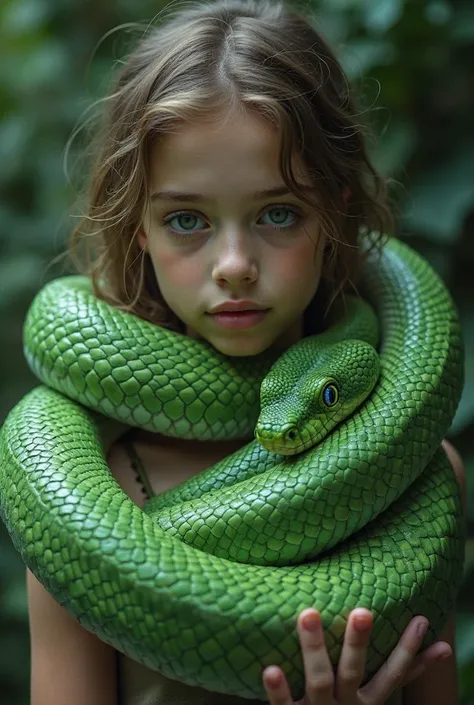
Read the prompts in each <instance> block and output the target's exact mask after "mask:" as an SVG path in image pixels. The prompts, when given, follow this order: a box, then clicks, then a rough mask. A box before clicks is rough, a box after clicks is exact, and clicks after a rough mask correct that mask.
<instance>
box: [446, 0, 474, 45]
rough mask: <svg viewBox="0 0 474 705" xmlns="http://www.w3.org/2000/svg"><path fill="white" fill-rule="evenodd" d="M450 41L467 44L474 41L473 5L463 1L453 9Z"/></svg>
mask: <svg viewBox="0 0 474 705" xmlns="http://www.w3.org/2000/svg"><path fill="white" fill-rule="evenodd" d="M450 41H452V42H454V43H456V44H468V43H471V42H473V41H474V5H473V4H472V2H463V3H462V4H459V5H458V7H457V8H456V9H455V15H454V21H453V28H452V31H451V33H450Z"/></svg>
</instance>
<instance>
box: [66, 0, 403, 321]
mask: <svg viewBox="0 0 474 705" xmlns="http://www.w3.org/2000/svg"><path fill="white" fill-rule="evenodd" d="M101 102H102V103H103V106H104V110H103V111H102V116H101V125H100V129H99V130H98V132H97V135H96V137H95V140H94V141H93V142H92V153H93V154H94V162H93V165H92V170H91V175H90V183H89V188H88V194H87V196H86V197H87V202H88V205H87V209H86V212H85V214H84V215H83V216H82V217H81V220H80V222H79V225H78V226H77V228H76V229H75V230H74V231H73V233H72V237H71V241H70V247H69V255H70V257H71V259H72V261H73V263H74V267H75V269H76V270H77V271H79V272H81V273H84V274H87V275H88V276H90V278H91V280H92V283H93V287H94V291H95V294H96V295H97V296H99V297H100V298H102V299H105V300H106V301H108V302H109V303H111V304H113V305H114V306H116V307H118V308H120V309H122V310H126V311H130V312H132V313H134V314H136V315H138V316H140V317H142V318H145V319H147V320H150V321H152V322H154V323H157V324H159V325H164V326H166V327H169V328H171V329H174V330H178V331H183V325H182V322H181V321H179V320H178V319H177V317H176V316H175V315H174V314H173V312H172V311H170V309H169V307H168V306H167V304H166V303H165V302H164V300H163V298H162V296H161V294H160V290H159V287H158V283H157V281H156V277H155V274H154V271H153V267H152V263H151V260H150V258H149V255H148V254H147V253H146V252H145V251H144V250H143V249H142V248H141V247H140V245H139V243H138V239H137V234H138V231H139V229H140V226H141V223H142V220H143V217H144V213H145V210H146V206H147V199H148V197H149V194H148V191H147V183H148V174H149V155H150V153H151V150H152V147H153V145H154V144H155V143H156V141H157V140H158V139H159V138H160V137H163V136H166V133H167V132H169V131H173V129H174V127H175V126H176V124H182V123H183V122H184V123H185V122H190V121H198V120H203V119H207V118H212V116H213V115H216V114H219V113H221V112H222V110H223V109H224V110H229V111H230V110H232V109H234V108H239V109H246V110H252V111H255V112H257V113H258V114H259V115H260V116H262V117H263V118H264V119H266V120H268V122H269V124H270V125H271V126H272V127H276V128H277V129H278V130H279V134H280V136H281V148H280V161H279V166H280V171H281V176H282V178H283V180H284V182H285V183H286V184H287V185H288V187H289V188H290V189H291V190H292V191H293V192H295V193H296V194H297V195H298V197H299V198H301V200H303V201H304V202H306V203H308V204H309V205H311V206H313V207H314V208H316V209H317V211H318V214H319V218H320V223H321V228H322V232H323V233H324V234H325V235H326V237H327V242H328V243H329V246H328V247H326V251H325V261H324V265H323V275H322V280H321V285H320V289H319V290H318V297H319V299H320V300H321V297H322V300H323V301H324V300H325V301H326V303H325V304H324V306H325V307H326V308H327V307H328V306H329V305H330V302H331V301H332V300H333V299H334V298H335V296H336V295H337V294H338V293H340V292H345V291H346V290H347V289H348V288H349V287H353V288H355V287H356V284H357V276H358V272H359V270H360V263H361V259H362V257H363V255H362V254H361V252H360V251H359V249H358V248H357V237H358V233H359V231H360V230H361V228H365V229H367V230H370V231H374V232H375V233H378V234H379V235H380V236H381V235H382V234H389V235H390V234H394V233H393V230H394V221H393V216H392V213H391V210H390V208H389V206H388V195H387V182H386V181H385V180H384V179H383V178H382V177H381V176H380V175H379V174H378V173H377V172H376V170H375V169H374V167H373V166H372V164H371V162H370V159H369V156H368V153H367V150H366V145H365V134H364V133H365V128H363V126H361V125H360V124H359V123H358V116H359V115H360V112H358V110H357V107H356V104H355V100H354V99H353V97H352V95H351V90H350V88H349V85H348V81H347V79H346V77H345V75H344V72H343V70H342V68H341V66H340V64H339V63H338V61H337V59H336V57H335V56H334V54H333V52H332V50H331V49H330V48H329V46H328V44H327V43H326V41H325V40H324V39H323V38H322V37H321V36H320V34H319V32H318V31H317V29H316V27H315V26H314V22H313V21H312V20H310V19H309V18H307V17H305V16H304V15H303V14H301V13H300V12H299V11H297V10H296V9H294V8H292V7H290V6H289V5H287V4H286V3H285V2H283V1H282V0H227V1H226V0H218V1H217V2H216V1H215V2H205V3H202V2H201V3H197V4H196V3H192V4H186V5H183V4H181V5H177V6H171V7H170V6H169V7H168V8H167V10H166V11H165V13H164V16H162V17H160V21H159V22H158V23H156V26H153V25H151V26H150V27H149V28H147V31H146V32H145V33H144V35H143V36H142V37H141V39H140V41H139V42H138V43H137V45H136V46H135V47H134V48H133V49H132V51H131V52H130V53H129V55H128V56H127V57H126V59H125V60H124V62H123V65H122V66H121V68H120V69H119V70H118V71H117V73H116V75H115V76H114V79H113V83H112V87H111V91H110V94H109V95H108V96H107V97H106V99H105V100H103V101H101ZM295 154H298V155H299V156H300V157H301V158H302V161H303V164H304V165H305V167H306V169H307V171H308V175H309V177H310V179H311V180H312V182H313V183H314V184H315V185H316V186H317V201H315V200H314V199H311V198H309V197H308V195H307V194H305V193H303V192H301V191H300V190H299V189H298V186H297V183H296V181H295V176H294V174H293V171H292V155H295ZM347 196H349V201H348V203H346V202H345V197H347ZM379 240H380V238H379Z"/></svg>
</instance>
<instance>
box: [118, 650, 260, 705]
mask: <svg viewBox="0 0 474 705" xmlns="http://www.w3.org/2000/svg"><path fill="white" fill-rule="evenodd" d="M117 671H118V693H119V695H118V705H262V700H247V699H245V698H239V697H237V696H235V695H223V694H222V693H215V692H213V693H211V692H210V691H208V690H204V689H203V688H198V687H197V686H190V685H186V684H185V683H181V682H180V681H175V680H172V679H171V678H167V677H166V676H163V675H162V674H161V673H158V672H157V671H152V670H150V669H149V668H146V666H142V665H141V664H140V663H138V662H137V661H132V659H130V658H128V657H127V656H124V655H123V654H121V653H119V652H117Z"/></svg>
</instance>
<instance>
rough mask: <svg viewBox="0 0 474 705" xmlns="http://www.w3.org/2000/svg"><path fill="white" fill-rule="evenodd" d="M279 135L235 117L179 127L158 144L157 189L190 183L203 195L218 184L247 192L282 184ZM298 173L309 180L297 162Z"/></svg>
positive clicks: (248, 117)
mask: <svg viewBox="0 0 474 705" xmlns="http://www.w3.org/2000/svg"><path fill="white" fill-rule="evenodd" d="M280 149H281V136H280V134H279V131H278V130H277V129H275V128H274V127H272V126H271V125H270V124H269V123H268V122H267V121H265V120H264V119H263V118H262V117H261V116H259V115H255V114H245V115H243V116H242V115H231V116H226V117H225V118H221V119H216V120H214V121H210V120H208V121H205V122H204V121H201V122H197V123H182V124H179V125H178V126H177V128H176V130H173V132H172V133H170V134H167V135H164V136H163V137H161V138H160V139H159V140H158V142H157V143H156V144H155V147H154V148H153V150H152V154H151V163H150V177H151V180H152V187H153V190H155V191H156V190H161V189H162V188H163V186H164V184H166V187H167V190H169V189H172V188H173V189H176V186H177V185H178V183H176V185H175V186H172V184H173V182H179V187H180V189H183V188H184V187H185V185H186V184H188V185H189V187H192V188H193V190H194V191H196V188H197V186H199V189H198V191H199V192H203V190H205V189H206V188H208V187H210V186H212V188H213V189H214V188H215V184H216V182H217V183H223V184H228V183H231V182H232V181H236V182H239V184H241V183H242V181H245V182H246V184H247V185H248V190H252V188H255V190H262V189H264V188H270V187H272V186H275V185H277V184H278V183H279V182H280V184H281V183H282V182H281V179H279V157H280ZM293 166H294V170H295V174H296V175H297V176H298V173H299V175H300V177H301V178H304V176H305V169H304V167H303V164H302V162H301V160H299V159H298V158H297V157H294V159H293Z"/></svg>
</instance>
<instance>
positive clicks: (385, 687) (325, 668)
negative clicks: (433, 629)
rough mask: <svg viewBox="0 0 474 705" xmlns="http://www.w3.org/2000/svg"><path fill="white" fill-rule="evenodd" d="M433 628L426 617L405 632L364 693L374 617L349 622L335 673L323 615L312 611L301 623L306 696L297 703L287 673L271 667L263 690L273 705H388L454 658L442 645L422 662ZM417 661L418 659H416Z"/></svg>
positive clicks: (362, 612) (360, 612)
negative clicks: (430, 669) (427, 672)
mask: <svg viewBox="0 0 474 705" xmlns="http://www.w3.org/2000/svg"><path fill="white" fill-rule="evenodd" d="M427 628H428V620H427V619H426V618H425V617H421V616H420V617H415V618H414V619H412V620H411V622H410V624H409V625H408V627H407V628H406V629H405V631H404V632H403V634H402V636H401V638H400V641H399V642H398V644H397V646H396V647H395V649H394V650H393V651H392V653H391V654H390V656H389V658H388V659H387V661H386V662H385V663H384V665H383V666H382V667H381V668H380V670H379V671H377V673H376V674H375V676H374V677H373V678H372V680H370V681H369V682H368V683H367V684H366V685H364V687H363V688H359V686H360V684H361V681H362V679H363V677H364V671H365V661H366V656H367V646H368V643H369V637H370V632H371V629H372V614H371V612H369V610H366V609H364V608H357V609H355V610H353V611H352V612H351V614H350V616H349V620H348V624H347V629H346V633H345V635H344V645H343V647H342V652H341V658H340V659H339V663H338V667H337V676H336V678H334V672H333V668H332V665H331V662H330V660H329V656H328V653H327V651H326V645H325V643H324V633H323V629H322V626H321V617H320V615H319V612H318V611H317V610H314V609H306V610H303V612H301V614H300V615H299V617H298V633H299V637H300V642H301V649H302V652H303V663H304V667H305V673H306V694H305V696H304V698H303V699H302V700H299V701H298V703H295V702H294V701H293V699H292V697H291V693H290V689H289V687H288V683H287V682H286V678H285V675H284V673H283V671H282V670H281V669H280V668H278V666H268V667H267V668H265V670H264V671H263V685H264V687H265V690H266V691H267V695H268V698H269V703H270V705H382V704H383V703H385V702H386V700H387V699H388V698H389V697H390V695H391V694H392V693H393V692H394V691H395V690H396V689H397V688H402V687H403V686H405V685H407V684H408V683H409V682H410V681H412V680H414V679H415V678H418V676H420V675H421V674H422V673H423V672H424V671H425V670H426V668H427V667H428V666H430V665H431V664H433V663H434V662H436V661H438V660H441V659H442V658H448V657H449V656H451V654H452V649H451V647H450V645H449V644H447V643H446V642H443V641H437V642H436V643H434V644H432V645H431V646H430V647H429V648H428V649H426V651H423V652H422V653H421V654H419V655H418V656H417V652H418V649H419V648H420V646H421V643H422V641H423V636H424V633H425V631H426V629H427ZM415 657H416V658H415Z"/></svg>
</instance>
